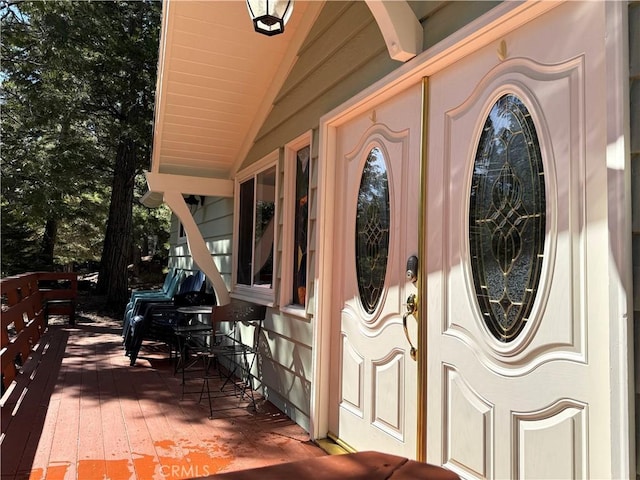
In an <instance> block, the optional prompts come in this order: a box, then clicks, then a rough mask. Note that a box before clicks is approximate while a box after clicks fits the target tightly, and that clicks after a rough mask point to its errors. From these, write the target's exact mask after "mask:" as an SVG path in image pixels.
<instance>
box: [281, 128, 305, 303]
mask: <svg viewBox="0 0 640 480" xmlns="http://www.w3.org/2000/svg"><path fill="white" fill-rule="evenodd" d="M310 170H311V132H309V133H306V134H304V135H302V136H300V137H298V138H297V139H295V140H293V141H292V142H290V143H289V144H287V145H286V147H285V157H284V184H285V188H284V208H283V215H284V218H283V233H282V237H283V238H282V256H281V259H282V270H281V272H282V273H281V283H280V304H281V305H282V306H283V307H285V309H287V307H289V308H290V310H291V313H296V312H297V313H299V314H302V315H304V313H305V307H306V303H307V278H308V269H309V265H308V250H309V243H308V238H307V233H308V230H309V178H310V175H309V172H310Z"/></svg>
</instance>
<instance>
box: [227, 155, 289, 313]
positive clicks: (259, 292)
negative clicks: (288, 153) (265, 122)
mask: <svg viewBox="0 0 640 480" xmlns="http://www.w3.org/2000/svg"><path fill="white" fill-rule="evenodd" d="M278 158H279V153H278V150H275V151H274V152H272V153H270V154H268V155H267V156H265V157H263V158H262V159H261V160H259V161H257V162H256V163H254V164H252V165H250V166H249V167H247V168H245V169H244V170H242V171H241V172H238V174H237V175H236V177H235V181H234V187H235V188H234V196H233V197H234V198H233V200H234V208H233V212H234V215H233V216H234V221H233V255H232V269H231V272H232V275H231V277H232V292H231V296H232V297H234V298H240V299H244V300H248V301H251V302H254V303H258V304H263V305H267V306H273V305H274V302H275V283H276V272H277V271H278V267H277V255H276V254H277V252H278V228H277V225H278V203H279V202H278V200H279V199H278V191H279V188H278V187H279V185H278V183H279V176H280V175H279V168H278ZM274 167H275V179H276V180H275V181H276V184H275V186H274V193H275V195H274V199H275V209H274V221H275V222H276V223H275V224H274V232H273V253H272V256H273V259H274V262H273V279H272V281H271V286H270V287H267V286H264V285H254V284H253V272H252V284H251V285H244V284H240V283H238V249H239V245H240V236H239V232H240V187H241V185H242V184H243V183H245V182H246V181H248V180H251V179H254V181H255V182H257V178H258V175H259V174H260V173H263V172H264V171H266V170H269V169H270V168H274ZM254 223H255V198H254ZM254 235H255V226H254ZM252 244H255V238H253V239H252Z"/></svg>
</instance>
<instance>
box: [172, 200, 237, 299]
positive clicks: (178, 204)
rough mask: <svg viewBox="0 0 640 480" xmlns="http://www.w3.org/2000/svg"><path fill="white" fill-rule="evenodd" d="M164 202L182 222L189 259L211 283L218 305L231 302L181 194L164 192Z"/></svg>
mask: <svg viewBox="0 0 640 480" xmlns="http://www.w3.org/2000/svg"><path fill="white" fill-rule="evenodd" d="M164 201H165V203H166V204H167V205H168V206H169V208H170V209H171V210H172V211H173V213H175V214H176V216H177V217H178V218H179V219H180V221H181V222H182V226H183V227H184V231H185V233H186V234H187V244H188V245H189V251H190V252H191V258H193V261H194V262H195V263H196V265H198V267H199V268H200V270H202V272H203V273H204V274H205V275H206V276H207V278H208V279H209V280H210V281H211V284H212V285H213V289H214V290H215V292H216V298H217V302H218V305H226V304H227V303H229V302H230V301H231V299H230V297H229V290H227V286H226V284H225V283H224V280H223V279H222V275H220V271H219V270H218V267H217V266H216V264H215V262H214V261H213V258H212V257H211V252H209V249H208V248H207V244H206V243H205V241H204V238H202V233H201V232H200V229H199V228H198V225H197V224H196V221H195V220H194V219H193V216H192V215H191V212H190V211H189V207H188V206H187V203H186V202H185V201H184V197H183V196H182V193H181V192H180V191H177V190H172V191H165V192H164Z"/></svg>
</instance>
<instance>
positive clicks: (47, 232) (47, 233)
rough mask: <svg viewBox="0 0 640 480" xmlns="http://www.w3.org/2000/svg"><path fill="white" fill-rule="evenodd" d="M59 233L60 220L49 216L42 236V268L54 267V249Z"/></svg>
mask: <svg viewBox="0 0 640 480" xmlns="http://www.w3.org/2000/svg"><path fill="white" fill-rule="evenodd" d="M57 235H58V221H57V220H56V219H55V218H49V219H48V220H47V223H46V224H45V226H44V235H43V236H42V244H41V248H40V262H41V267H40V268H44V269H53V249H54V247H55V245H56V237H57Z"/></svg>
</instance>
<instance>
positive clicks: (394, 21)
mask: <svg viewBox="0 0 640 480" xmlns="http://www.w3.org/2000/svg"><path fill="white" fill-rule="evenodd" d="M365 1H366V3H367V6H368V7H369V10H371V13H372V15H373V17H374V18H375V20H376V23H377V24H378V27H380V31H381V32H382V36H383V37H384V41H385V43H386V44H387V50H389V56H390V57H391V58H393V59H394V60H397V61H399V62H406V61H408V60H411V59H412V58H413V57H415V56H416V55H417V54H418V53H420V52H421V51H422V37H423V34H424V32H423V30H422V25H421V24H420V21H419V20H418V19H417V18H416V16H415V14H414V13H413V10H411V7H410V6H409V4H408V3H407V2H406V1H404V0H402V1H397V0H365Z"/></svg>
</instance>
